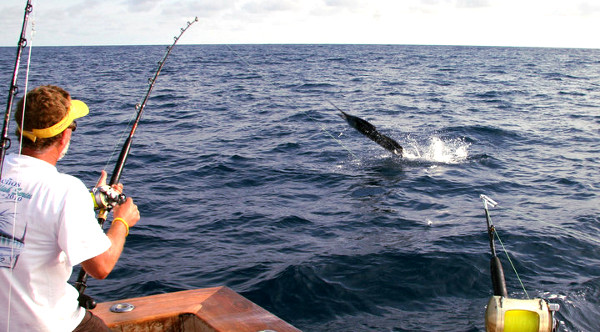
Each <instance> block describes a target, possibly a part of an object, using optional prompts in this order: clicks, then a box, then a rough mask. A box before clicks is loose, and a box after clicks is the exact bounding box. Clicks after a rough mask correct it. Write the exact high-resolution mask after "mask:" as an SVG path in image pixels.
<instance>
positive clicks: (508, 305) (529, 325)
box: [485, 296, 560, 332]
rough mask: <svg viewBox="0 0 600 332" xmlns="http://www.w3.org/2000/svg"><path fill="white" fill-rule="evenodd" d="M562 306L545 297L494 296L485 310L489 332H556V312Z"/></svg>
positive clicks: (486, 327) (486, 325)
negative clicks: (511, 297)
mask: <svg viewBox="0 0 600 332" xmlns="http://www.w3.org/2000/svg"><path fill="white" fill-rule="evenodd" d="M559 308H560V306H559V305H558V304H554V303H548V302H546V301H545V300H543V299H531V300H521V299H509V298H507V297H503V296H492V298H490V301H489V302H488V305H487V309H486V311H485V329H486V331H488V332H501V331H502V332H554V331H556V330H557V327H558V323H557V321H556V320H555V319H554V314H555V312H556V311H558V309H559Z"/></svg>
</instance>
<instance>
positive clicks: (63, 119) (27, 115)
mask: <svg viewBox="0 0 600 332" xmlns="http://www.w3.org/2000/svg"><path fill="white" fill-rule="evenodd" d="M88 112H89V109H88V107H87V106H86V105H85V104H84V103H83V102H81V101H78V100H71V96H70V95H69V93H68V92H67V91H65V90H63V89H61V88H59V87H57V86H52V85H45V86H40V87H37V88H35V89H33V90H31V91H29V93H27V96H26V97H24V98H22V99H21V100H19V102H18V103H17V110H16V112H15V121H16V122H17V126H18V128H17V137H20V136H21V134H22V135H23V138H24V139H23V142H22V145H23V147H26V148H29V149H32V150H37V151H40V150H44V149H46V148H47V147H49V146H51V145H53V144H54V143H56V142H57V141H58V140H59V139H60V138H61V137H62V135H61V134H62V133H63V132H64V131H65V130H66V129H67V128H71V129H74V124H75V123H74V120H75V119H77V118H80V117H82V116H85V115H87V114H88Z"/></svg>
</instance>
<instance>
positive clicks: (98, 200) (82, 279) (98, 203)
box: [75, 17, 198, 309]
mask: <svg viewBox="0 0 600 332" xmlns="http://www.w3.org/2000/svg"><path fill="white" fill-rule="evenodd" d="M195 22H198V17H196V18H195V19H194V20H193V21H191V22H189V21H188V22H187V26H186V27H185V28H181V32H180V33H179V35H178V36H176V37H174V39H175V40H174V41H173V44H171V45H170V46H167V52H166V53H165V55H164V56H163V58H162V59H161V60H160V61H159V62H158V68H157V69H156V72H155V73H154V76H153V77H152V78H150V79H149V80H148V91H147V92H146V95H145V96H144V99H143V100H142V102H141V103H139V104H136V105H135V110H136V112H137V114H136V117H135V120H134V122H133V125H132V126H131V131H130V132H129V136H128V137H127V139H126V140H125V143H124V144H123V147H122V149H121V153H120V154H119V158H118V159H117V163H116V165H115V168H114V170H113V173H112V176H111V178H110V181H109V183H108V184H107V185H106V186H101V187H97V188H94V189H93V190H92V198H93V200H94V208H95V209H96V210H98V215H97V218H98V224H100V227H102V226H103V225H104V222H105V221H106V218H107V216H108V212H110V210H112V208H113V207H115V206H116V205H118V204H122V203H124V202H125V198H126V197H125V195H123V194H121V193H119V192H117V191H116V190H114V189H112V186H113V185H116V184H118V183H119V180H120V179H121V174H122V173H123V168H124V167H125V161H126V160H127V157H128V156H129V151H130V150H131V144H132V141H133V135H134V134H135V131H136V130H137V127H138V124H139V122H140V119H141V118H142V113H143V112H144V108H145V107H146V103H147V102H148V98H149V97H150V93H151V92H152V89H153V88H154V84H155V83H156V79H157V78H158V75H159V74H160V72H161V70H162V68H163V66H164V64H165V62H166V61H167V58H168V57H169V54H171V51H172V50H173V47H175V44H177V42H178V41H179V38H181V36H182V35H183V34H184V33H185V32H186V31H187V29H189V27H190V26H191V25H192V24H194V23H195ZM87 278H88V275H87V273H86V272H85V270H84V269H83V268H82V269H81V270H80V271H79V276H78V278H77V281H76V282H75V288H76V289H77V291H79V305H81V306H82V307H84V308H87V309H93V308H94V307H96V302H95V301H94V299H92V298H91V297H90V296H88V295H85V294H84V292H85V289H86V288H87V284H86V282H87Z"/></svg>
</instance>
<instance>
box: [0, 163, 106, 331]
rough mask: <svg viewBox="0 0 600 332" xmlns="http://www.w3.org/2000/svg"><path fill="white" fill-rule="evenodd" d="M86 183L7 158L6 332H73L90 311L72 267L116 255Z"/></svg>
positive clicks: (1, 184)
mask: <svg viewBox="0 0 600 332" xmlns="http://www.w3.org/2000/svg"><path fill="white" fill-rule="evenodd" d="M110 245H111V242H110V240H109V239H108V237H107V236H106V235H105V234H104V232H103V231H102V229H101V228H100V227H99V226H98V222H97V221H96V218H95V214H94V206H93V202H92V199H91V197H90V193H89V191H88V190H87V188H86V187H85V185H84V184H83V182H81V181H80V180H79V179H77V178H75V177H73V176H70V175H67V174H63V173H59V172H58V170H57V169H56V167H55V166H53V165H51V164H49V163H47V162H45V161H43V160H40V159H37V158H33V157H29V156H24V155H14V154H11V155H8V156H7V157H6V158H5V161H4V170H3V171H2V179H1V181H0V287H1V289H0V330H3V331H61V332H64V331H72V330H73V329H74V328H75V327H77V325H78V324H79V323H80V322H81V320H82V319H83V315H84V314H85V310H84V309H83V308H81V307H79V305H78V302H77V297H78V293H77V290H76V289H75V288H74V287H73V286H71V285H70V284H69V283H67V281H68V280H69V278H70V276H71V273H72V271H73V266H74V265H77V264H79V263H81V262H83V261H85V260H87V259H90V258H92V257H95V256H97V255H99V254H101V253H103V252H105V251H106V250H108V248H110Z"/></svg>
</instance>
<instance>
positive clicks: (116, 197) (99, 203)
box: [91, 185, 127, 210]
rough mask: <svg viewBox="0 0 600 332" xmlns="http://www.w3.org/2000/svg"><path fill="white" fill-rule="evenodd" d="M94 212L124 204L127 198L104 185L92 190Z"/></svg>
mask: <svg viewBox="0 0 600 332" xmlns="http://www.w3.org/2000/svg"><path fill="white" fill-rule="evenodd" d="M91 194H92V200H93V201H94V210H110V209H112V208H114V207H115V206H117V205H119V204H123V203H125V200H126V199H127V197H126V196H125V194H121V193H120V192H118V191H117V190H115V189H113V188H112V187H111V186H108V185H104V186H100V187H96V188H94V189H92V192H91Z"/></svg>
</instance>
